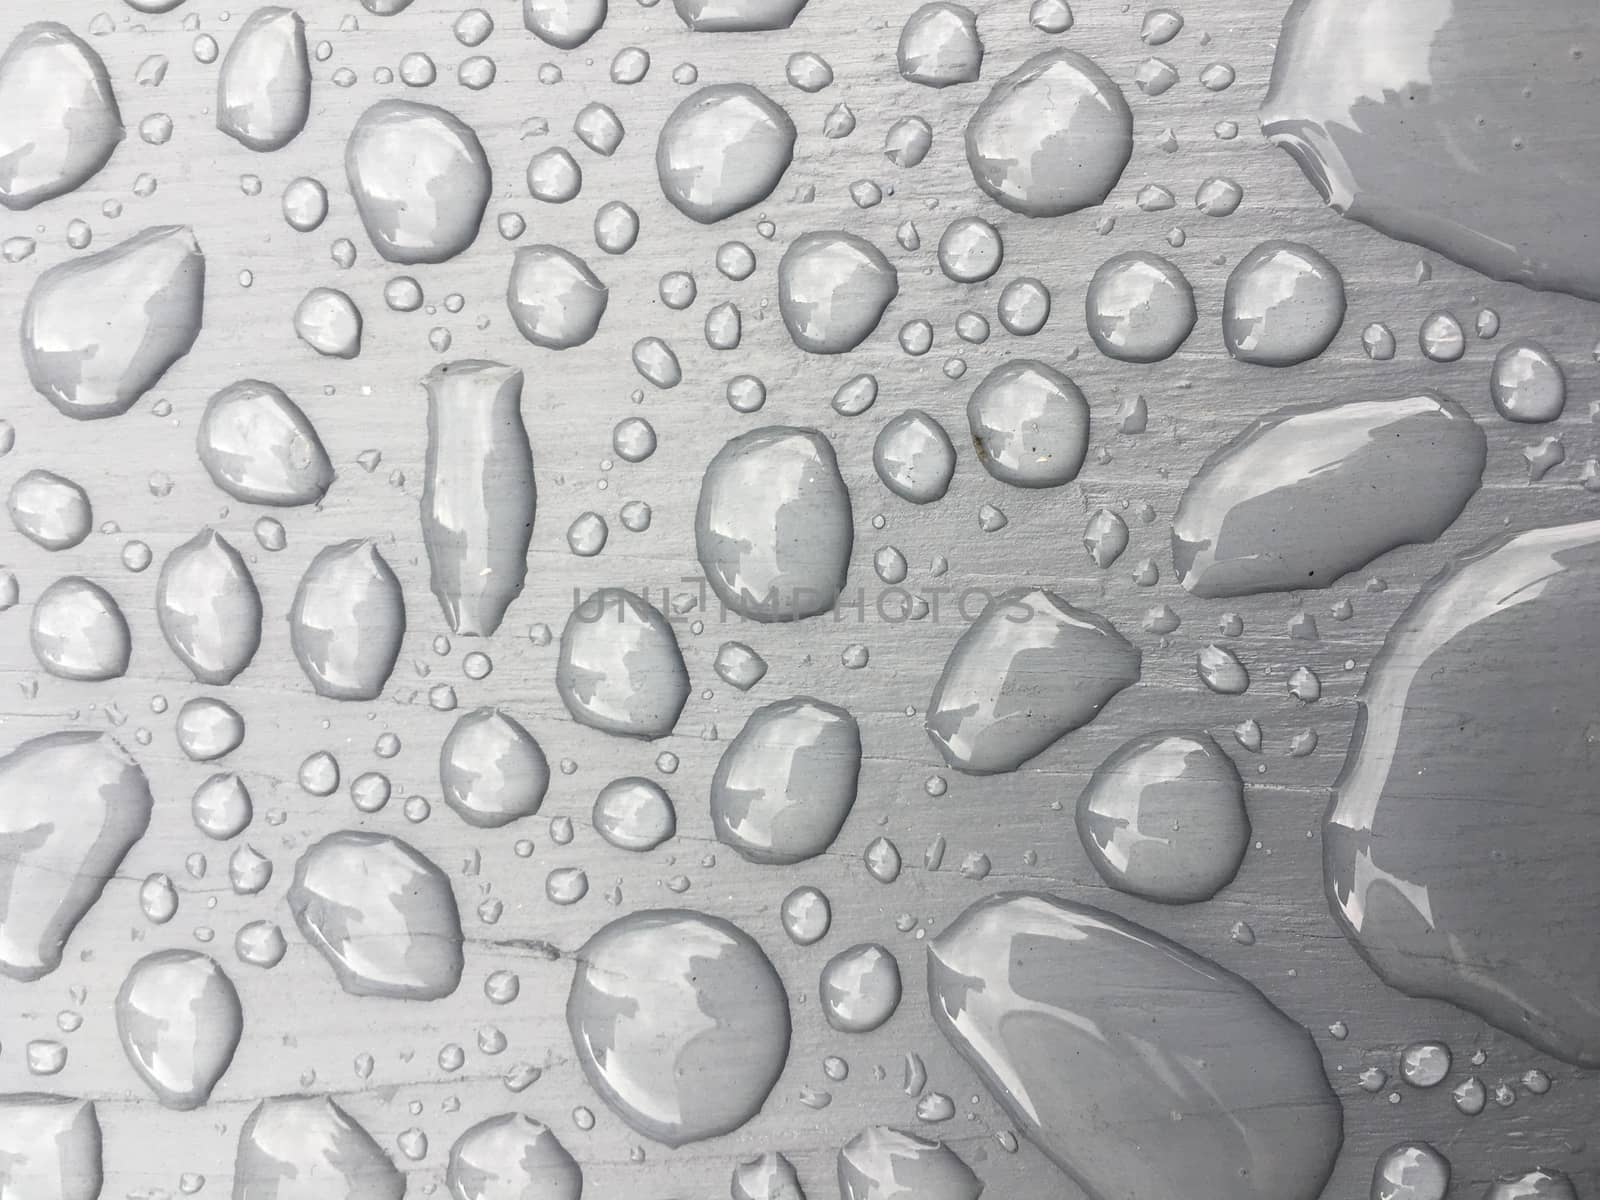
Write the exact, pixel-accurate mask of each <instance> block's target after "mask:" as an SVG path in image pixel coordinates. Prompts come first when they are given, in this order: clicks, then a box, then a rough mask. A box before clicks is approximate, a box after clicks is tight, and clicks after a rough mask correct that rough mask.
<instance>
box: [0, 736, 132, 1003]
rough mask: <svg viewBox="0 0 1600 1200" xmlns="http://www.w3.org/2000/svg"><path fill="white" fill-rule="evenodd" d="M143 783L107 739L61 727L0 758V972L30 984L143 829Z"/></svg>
mask: <svg viewBox="0 0 1600 1200" xmlns="http://www.w3.org/2000/svg"><path fill="white" fill-rule="evenodd" d="M152 806H153V800H152V798H151V795H150V784H149V782H148V781H147V780H146V779H145V775H144V772H143V771H142V770H140V769H139V765H138V764H137V763H135V762H134V761H133V759H132V758H130V757H129V756H128V754H127V752H126V751H125V750H123V748H122V747H121V746H119V745H118V744H117V743H116V742H114V741H112V740H111V739H110V738H109V737H106V736H104V735H103V734H98V733H93V732H90V731H86V730H85V731H63V732H61V733H51V734H46V735H45V736H44V737H39V738H34V739H33V740H32V741H28V742H24V743H23V744H22V745H21V746H19V747H17V749H15V750H13V751H12V752H11V753H10V754H8V755H6V756H5V757H4V758H0V971H4V972H5V973H6V974H7V975H9V976H10V977H11V978H13V979H22V980H28V979H38V978H39V977H40V976H42V975H48V974H49V973H50V972H51V971H54V970H55V969H56V968H57V967H58V966H60V965H61V951H62V948H63V947H64V946H65V945H66V942H67V938H68V937H70V936H71V934H72V931H73V929H74V928H75V927H76V926H77V924H78V922H79V921H81V920H82V919H83V916H84V914H85V913H87V912H88V911H89V909H90V907H91V906H92V905H93V904H94V902H95V901H96V900H98V899H99V898H100V891H101V889H102V888H104V887H105V885H106V881H107V880H108V879H110V878H111V877H112V876H113V875H114V874H116V870H117V867H118V865H119V864H120V863H121V862H122V858H123V855H125V854H126V853H127V852H128V849H129V848H130V847H131V846H132V845H133V844H134V842H136V841H138V840H139V838H140V837H141V836H142V835H143V834H144V831H145V828H146V827H147V826H148V825H149V823H150V812H151V808H152Z"/></svg>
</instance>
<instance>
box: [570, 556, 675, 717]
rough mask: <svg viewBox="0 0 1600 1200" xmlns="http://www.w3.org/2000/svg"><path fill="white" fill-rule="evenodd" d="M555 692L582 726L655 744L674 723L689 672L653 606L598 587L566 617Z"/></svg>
mask: <svg viewBox="0 0 1600 1200" xmlns="http://www.w3.org/2000/svg"><path fill="white" fill-rule="evenodd" d="M556 690H557V691H558V692H559V693H560V694H561V701H562V703H563V704H565V705H566V706H567V711H568V712H569V713H571V714H572V718H573V720H575V721H577V722H579V723H580V724H583V725H588V726H589V727H590V728H592V729H600V730H604V731H605V732H607V733H618V734H623V735H625V736H627V737H637V738H646V739H654V738H659V737H665V736H666V735H667V734H669V733H671V732H672V727H673V726H674V725H675V724H677V721H678V714H679V713H681V712H682V711H683V706H684V704H685V703H686V702H687V701H688V699H689V672H688V670H687V668H685V667H684V665H683V652H682V651H681V650H679V649H678V638H677V635H676V634H674V633H673V632H672V626H671V625H670V624H669V623H668V622H667V619H666V618H665V617H664V616H662V615H661V611H660V610H659V609H658V608H656V607H655V606H654V605H653V604H651V603H650V602H649V601H648V600H643V599H641V598H640V597H639V596H637V595H635V594H634V593H633V592H630V591H627V590H626V589H624V588H601V589H599V590H598V591H596V592H593V593H591V594H590V595H589V596H587V597H586V598H585V599H583V600H582V601H581V602H580V603H579V604H577V605H576V606H575V607H574V608H573V610H572V615H571V616H570V617H568V618H567V625H566V628H565V629H564V630H562V633H561V657H560V659H559V660H558V662H557V664H556Z"/></svg>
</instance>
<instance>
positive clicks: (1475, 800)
mask: <svg viewBox="0 0 1600 1200" xmlns="http://www.w3.org/2000/svg"><path fill="white" fill-rule="evenodd" d="M1597 584H1600V521H1587V522H1581V523H1578V524H1571V525H1558V526H1553V527H1549V528H1537V529H1531V530H1528V531H1527V532H1523V533H1515V534H1510V535H1506V536H1502V537H1499V538H1496V539H1493V540H1491V541H1489V542H1487V543H1485V544H1484V545H1482V546H1480V547H1478V548H1477V549H1475V550H1473V551H1472V552H1471V553H1469V554H1467V555H1466V556H1464V557H1463V558H1461V559H1459V560H1458V561H1457V562H1456V563H1455V564H1454V565H1452V566H1450V567H1448V568H1446V569H1445V570H1444V571H1443V572H1441V573H1440V574H1439V575H1438V576H1436V577H1435V578H1434V579H1433V581H1432V582H1430V583H1429V584H1428V585H1427V586H1426V587H1425V588H1424V589H1423V590H1422V591H1421V593H1420V594H1419V595H1418V596H1417V598H1416V600H1414V601H1413V602H1412V604H1411V606H1410V607H1409V608H1408V609H1407V610H1406V612H1405V614H1404V615H1403V616H1402V617H1401V619H1400V620H1399V622H1398V623H1397V624H1396V625H1395V626H1394V627H1393V628H1392V629H1391V630H1390V632H1389V636H1388V638H1387V639H1386V641H1385V642H1384V646H1383V649H1382V651H1381V652H1380V653H1379V655H1378V657H1377V658H1376V660H1375V661H1374V662H1373V664H1372V667H1371V668H1370V669H1369V671H1368V672H1367V679H1366V683H1365V684H1364V685H1363V687H1362V689H1361V695H1360V713H1359V717H1358V720H1357V723H1356V730H1355V734H1354V736H1353V738H1352V740H1351V747H1350V752H1349V756H1348V757H1347V759H1346V760H1345V766H1344V770H1343V772H1342V773H1341V774H1340V776H1339V780H1338V782H1337V784H1336V785H1335V794H1334V798H1333V801H1332V802H1331V804H1330V805H1329V808H1328V814H1327V817H1326V819H1325V821H1324V824H1323V835H1322V836H1323V850H1324V858H1323V862H1324V867H1325V871H1326V875H1327V888H1328V896H1329V899H1330V901H1331V903H1332V906H1333V912H1334V916H1335V917H1336V918H1337V920H1338V922H1339V924H1340V926H1341V928H1342V929H1343V930H1344V932H1345V935H1346V936H1347V937H1349V938H1350V939H1351V941H1352V942H1354V943H1355V945H1356V947H1357V948H1358V949H1359V950H1360V951H1361V955H1362V957H1363V958H1365V959H1366V960H1367V962H1368V963H1369V964H1371V965H1372V967H1373V969H1374V970H1376V971H1377V972H1378V974H1379V975H1381V976H1382V977H1383V978H1384V979H1385V980H1386V981H1387V982H1388V983H1390V984H1391V985H1393V986H1394V987H1397V988H1399V989H1401V990H1402V991H1405V992H1408V993H1411V994H1413V995H1419V996H1429V997H1435V998H1439V999H1444V1000H1449V1001H1450V1002H1452V1003H1454V1004H1458V1005H1460V1006H1461V1007H1463V1008H1466V1009H1468V1010H1469V1011H1471V1012H1474V1013H1476V1014H1477V1015H1478V1016H1480V1017H1483V1018H1484V1019H1485V1020H1487V1021H1489V1022H1490V1023H1491V1024H1493V1025H1496V1026H1498V1027H1500V1028H1501V1029H1504V1030H1506V1031H1508V1032H1510V1033H1512V1034H1515V1035H1516V1036H1518V1037H1521V1038H1523V1039H1525V1040H1527V1041H1529V1042H1531V1043H1533V1044H1534V1045H1535V1046H1537V1047H1539V1048H1540V1049H1542V1050H1545V1051H1547V1052H1548V1053H1550V1054H1554V1055H1556V1056H1557V1057H1559V1058H1561V1059H1563V1060H1565V1061H1567V1062H1572V1063H1577V1064H1580V1065H1583V1066H1597V1065H1600V954H1596V953H1594V949H1595V946H1596V936H1597V935H1596V931H1597V930H1600V893H1597V892H1596V890H1595V888H1594V887H1593V874H1592V871H1591V869H1590V868H1591V865H1592V864H1591V863H1590V856H1589V854H1588V853H1587V851H1586V848H1585V847H1586V843H1585V841H1584V838H1585V837H1586V836H1587V833H1586V831H1589V830H1591V829H1592V828H1593V823H1594V820H1595V815H1596V812H1597V802H1600V801H1597V794H1596V791H1595V789H1594V786H1593V780H1592V778H1591V769H1590V766H1589V760H1588V753H1587V752H1586V749H1585V748H1586V747H1587V746H1591V745H1592V744H1593V741H1594V724H1593V706H1592V704H1591V703H1590V702H1589V699H1588V698H1589V697H1592V694H1593V680H1594V671H1595V668H1596V659H1595V653H1594V650H1593V639H1591V638H1588V637H1586V636H1585V635H1584V634H1583V632H1582V627H1583V626H1584V624H1585V622H1584V617H1583V613H1584V612H1585V611H1586V606H1587V604H1588V599H1589V597H1592V595H1593V594H1594V589H1595V587H1596V586H1597ZM1508 696H1529V697H1534V696H1536V697H1539V700H1538V716H1537V719H1531V720H1519V721H1515V722H1508V717H1507V712H1506V708H1505V704H1506V697H1508ZM1508 862H1512V863H1519V864H1524V865H1526V864H1537V872H1536V876H1530V875H1529V873H1528V870H1527V869H1521V870H1513V869H1507V865H1506V864H1507V863H1508ZM1533 878H1536V879H1537V883H1538V886H1539V888H1540V889H1541V890H1548V892H1549V894H1551V895H1560V896H1562V897H1563V901H1562V910H1561V917H1560V919H1559V920H1552V919H1551V918H1550V915H1549V914H1548V913H1544V912H1539V911H1536V909H1537V906H1533V907H1530V906H1529V905H1528V904H1527V903H1526V892H1527V888H1528V886H1529V882H1530V879H1533Z"/></svg>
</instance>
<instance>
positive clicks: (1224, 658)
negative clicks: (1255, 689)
mask: <svg viewBox="0 0 1600 1200" xmlns="http://www.w3.org/2000/svg"><path fill="white" fill-rule="evenodd" d="M1194 666H1195V673H1196V674H1198V675H1199V676H1200V682H1201V683H1203V684H1205V685H1206V687H1208V688H1209V689H1210V690H1211V691H1213V692H1216V693H1217V694H1218V695H1219V696H1242V695H1244V693H1245V692H1246V691H1248V690H1249V688H1250V672H1249V671H1247V670H1245V666H1244V664H1243V663H1242V662H1240V661H1239V659H1238V657H1237V656H1236V655H1235V654H1234V653H1233V651H1231V650H1226V649H1224V648H1223V647H1221V646H1218V645H1216V644H1215V643H1212V644H1210V645H1207V646H1202V647H1200V651H1199V653H1197V654H1196V655H1195V658H1194Z"/></svg>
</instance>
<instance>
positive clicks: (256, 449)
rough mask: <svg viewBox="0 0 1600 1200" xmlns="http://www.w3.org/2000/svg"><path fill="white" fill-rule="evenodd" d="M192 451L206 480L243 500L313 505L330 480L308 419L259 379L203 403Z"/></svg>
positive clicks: (324, 454)
mask: <svg viewBox="0 0 1600 1200" xmlns="http://www.w3.org/2000/svg"><path fill="white" fill-rule="evenodd" d="M195 450H196V453H197V454H198V455H199V456H200V465H201V466H203V467H205V469H206V474H208V475H210V476H211V482H212V483H214V484H216V485H217V486H218V487H219V488H221V489H222V490H223V491H225V492H227V493H228V495H230V496H232V497H233V498H234V499H235V500H242V501H244V502H245V503H247V504H270V505H273V506H275V507H292V506H294V505H298V504H315V503H316V502H317V501H319V500H321V499H322V497H323V496H324V495H325V494H326V493H327V491H328V488H329V487H330V486H331V485H332V483H333V463H332V462H330V461H329V459H328V452H327V451H326V450H325V449H323V446H322V439H321V438H320V437H319V436H318V435H317V431H316V429H315V427H313V426H312V424H311V421H310V419H309V418H307V416H306V414H305V413H304V412H302V411H301V409H300V406H299V405H297V404H296V403H295V402H294V401H293V400H291V399H289V397H288V396H286V395H284V393H283V392H282V391H281V390H280V389H279V388H277V387H276V386H274V385H273V384H270V383H264V382H262V381H261V380H259V379H241V380H239V382H237V383H231V384H229V385H228V386H227V387H225V388H223V389H222V390H221V391H220V392H218V393H217V394H216V395H214V396H212V397H211V399H210V400H208V401H207V402H206V410H205V412H204V414H202V416H201V418H200V427H199V430H198V432H197V433H196V435H195Z"/></svg>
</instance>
